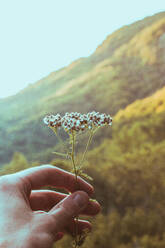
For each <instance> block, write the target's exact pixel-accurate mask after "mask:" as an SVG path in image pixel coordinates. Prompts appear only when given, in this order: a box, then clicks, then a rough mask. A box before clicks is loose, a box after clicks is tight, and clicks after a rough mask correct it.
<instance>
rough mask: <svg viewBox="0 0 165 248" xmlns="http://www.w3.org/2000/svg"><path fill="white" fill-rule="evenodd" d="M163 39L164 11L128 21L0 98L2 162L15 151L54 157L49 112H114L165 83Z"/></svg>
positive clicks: (30, 157) (35, 156)
mask: <svg viewBox="0 0 165 248" xmlns="http://www.w3.org/2000/svg"><path fill="white" fill-rule="evenodd" d="M164 39H165V12H162V13H159V14H156V15H154V16H151V17H147V18H145V19H144V20H141V21H138V22H136V23H133V24H131V25H128V26H124V27H123V28H121V29H119V30H117V31H116V32H114V33H113V34H111V35H109V36H108V37H107V39H106V40H105V41H104V42H103V44H101V45H100V46H99V47H98V48H97V49H96V51H95V53H94V54H93V55H91V56H90V57H87V58H81V59H79V60H77V61H75V62H74V63H72V64H71V65H69V66H68V67H65V68H62V69H61V70H59V71H56V72H53V73H51V74H50V75H49V76H48V77H45V78H44V79H42V80H40V81H38V82H36V83H35V84H32V85H30V86H29V87H27V88H25V89H24V90H23V91H21V92H19V93H18V94H16V95H15V96H12V97H8V98H6V99H3V100H0V116H1V121H0V136H1V140H0V164H4V163H6V162H9V161H10V159H11V157H12V155H13V153H14V152H15V151H19V152H22V153H23V154H25V156H26V157H27V158H28V160H29V161H35V160H38V161H41V162H47V161H48V160H50V159H51V156H50V157H49V156H48V155H47V154H51V151H52V150H53V149H54V146H55V145H56V142H57V141H56V139H55V137H54V136H53V135H52V133H51V131H50V130H49V131H48V129H47V128H46V127H45V126H44V125H43V123H42V119H43V117H44V115H45V114H47V113H50V112H55V113H57V112H60V113H62V114H63V113H64V112H67V111H68V112H70V111H79V112H87V111H91V110H93V109H94V110H97V111H100V112H106V113H110V114H112V115H114V114H116V113H117V111H119V110H120V109H124V108H125V107H126V106H128V105H129V104H131V103H133V102H134V101H136V100H137V99H143V98H145V97H147V96H150V95H152V94H153V93H154V92H155V91H156V90H158V89H160V88H162V87H163V86H164V85H165V80H164V78H165V46H164ZM62 135H63V136H64V134H62ZM109 135H110V134H109ZM106 136H107V134H106ZM100 137H102V138H104V134H102V135H101V134H100V135H99V136H98V139H100ZM96 143H97V137H96ZM41 154H42V156H41ZM41 157H42V158H41Z"/></svg>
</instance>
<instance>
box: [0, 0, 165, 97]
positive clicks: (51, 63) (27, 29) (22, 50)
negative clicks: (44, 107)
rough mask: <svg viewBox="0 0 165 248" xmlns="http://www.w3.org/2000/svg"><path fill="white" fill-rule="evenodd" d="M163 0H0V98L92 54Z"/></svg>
mask: <svg viewBox="0 0 165 248" xmlns="http://www.w3.org/2000/svg"><path fill="white" fill-rule="evenodd" d="M160 11H165V0H115V1H114V0H113V1H112V0H0V98H1V97H6V96H9V95H12V94H15V93H16V92H18V91H19V90H21V89H22V88H24V87H25V86H27V85H28V84H29V83H34V82H36V81H37V80H39V79H41V78H42V77H44V76H46V75H48V74H49V73H50V72H52V71H55V70H57V69H59V68H61V67H63V66H66V65H68V64H69V63H71V62H72V61H74V60H75V59H77V58H79V57H86V56H88V55H90V54H91V53H93V52H94V50H95V49H96V47H97V46H98V45H99V44H101V43H102V41H103V40H104V39H105V38H106V36H107V35H109V34H110V33H112V32H113V31H114V30H116V29H118V28H120V27H121V26H123V25H126V24H129V23H132V22H134V21H136V20H139V19H142V18H144V17H146V16H149V15H153V14H155V13H157V12H160Z"/></svg>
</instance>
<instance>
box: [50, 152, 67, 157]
mask: <svg viewBox="0 0 165 248" xmlns="http://www.w3.org/2000/svg"><path fill="white" fill-rule="evenodd" d="M52 153H54V154H56V155H59V156H62V157H67V156H68V154H65V153H60V152H52Z"/></svg>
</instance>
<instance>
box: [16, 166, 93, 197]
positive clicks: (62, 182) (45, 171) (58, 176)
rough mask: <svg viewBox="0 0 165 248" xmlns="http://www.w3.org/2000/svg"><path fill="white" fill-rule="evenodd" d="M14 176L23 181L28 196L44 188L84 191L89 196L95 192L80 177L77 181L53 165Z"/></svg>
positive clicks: (28, 170)
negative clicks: (52, 187) (32, 191)
mask: <svg viewBox="0 0 165 248" xmlns="http://www.w3.org/2000/svg"><path fill="white" fill-rule="evenodd" d="M14 175H15V176H16V177H18V178H19V179H20V180H21V179H22V180H21V181H22V183H23V185H24V187H25V188H26V189H25V191H26V192H25V193H28V194H30V191H31V190H32V189H39V188H41V187H44V186H54V187H57V188H63V189H66V190H67V191H69V192H74V191H76V190H83V191H85V192H87V193H88V194H89V195H92V194H93V192H94V189H93V186H92V185H90V184H89V183H87V182H86V181H85V180H83V179H82V178H80V177H79V176H78V177H77V181H76V178H75V175H74V174H72V173H70V172H67V171H65V170H62V169H60V168H58V167H56V166H52V165H42V166H36V167H33V168H29V169H26V170H23V171H20V172H17V173H15V174H14Z"/></svg>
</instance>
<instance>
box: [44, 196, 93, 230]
mask: <svg viewBox="0 0 165 248" xmlns="http://www.w3.org/2000/svg"><path fill="white" fill-rule="evenodd" d="M88 202H89V196H88V194H87V193H86V192H84V191H76V192H75V193H73V194H71V195H69V196H67V197H66V198H64V199H63V200H62V201H60V202H59V203H58V204H57V205H56V206H55V207H53V208H52V209H51V210H50V211H49V214H50V215H53V217H54V220H55V225H56V228H55V229H56V230H57V231H60V230H62V229H63V228H64V227H65V226H67V225H68V224H69V222H70V220H71V219H72V218H73V217H75V216H76V215H78V214H79V213H80V212H81V211H82V210H83V209H84V208H86V206H87V205H88Z"/></svg>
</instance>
